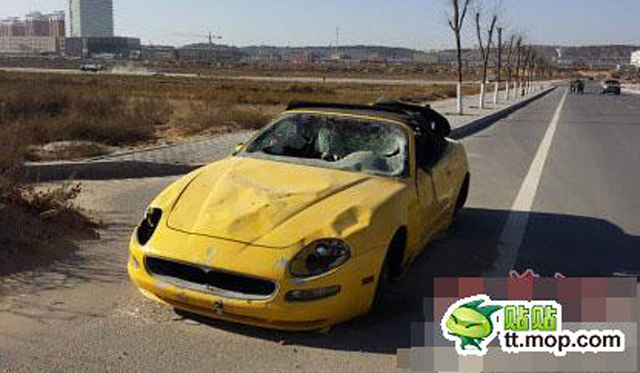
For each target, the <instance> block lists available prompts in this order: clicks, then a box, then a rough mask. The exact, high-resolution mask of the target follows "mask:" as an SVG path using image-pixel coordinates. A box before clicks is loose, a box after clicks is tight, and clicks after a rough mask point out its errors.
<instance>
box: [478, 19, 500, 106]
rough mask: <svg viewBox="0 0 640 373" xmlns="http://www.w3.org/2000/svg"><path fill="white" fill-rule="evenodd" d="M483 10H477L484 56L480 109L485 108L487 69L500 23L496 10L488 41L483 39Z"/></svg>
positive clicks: (491, 22) (488, 33)
mask: <svg viewBox="0 0 640 373" xmlns="http://www.w3.org/2000/svg"><path fill="white" fill-rule="evenodd" d="M481 13H482V11H481V10H480V8H478V9H477V10H476V35H477V36H478V48H479V49H480V55H481V56H482V81H481V82H480V104H479V106H480V109H484V101H485V100H484V96H485V91H486V85H487V71H488V69H489V57H490V56H491V44H492V43H493V33H494V31H495V29H496V24H497V23H498V12H494V13H493V14H492V15H491V21H490V22H489V25H488V26H487V29H486V33H487V40H486V43H485V41H484V40H483V36H482V34H483V30H482V22H481V18H482V14H481Z"/></svg>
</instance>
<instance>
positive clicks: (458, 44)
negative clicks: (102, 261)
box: [456, 32, 464, 115]
mask: <svg viewBox="0 0 640 373" xmlns="http://www.w3.org/2000/svg"><path fill="white" fill-rule="evenodd" d="M461 44H462V43H461V42H460V33H459V32H458V33H457V34H456V50H457V51H458V86H457V99H458V108H457V109H458V115H464V109H463V107H462V45H461Z"/></svg>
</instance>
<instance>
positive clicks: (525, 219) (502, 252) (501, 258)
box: [485, 91, 569, 277]
mask: <svg viewBox="0 0 640 373" xmlns="http://www.w3.org/2000/svg"><path fill="white" fill-rule="evenodd" d="M568 93H569V91H565V93H564V96H562V99H561V100H560V104H559V105H558V108H557V109H556V112H555V114H554V116H553V119H552V120H551V123H550V124H549V127H548V128H547V132H546V133H545V135H544V138H543V139H542V142H540V146H539V147H538V151H537V153H536V156H535V158H533V162H532V163H531V166H530V168H529V172H528V173H527V176H526V177H525V179H524V182H523V183H522V186H521V187H520V191H519V192H518V196H517V197H516V199H515V201H514V202H513V205H512V206H511V212H510V213H509V217H508V218H507V222H506V223H505V225H504V227H503V228H502V233H501V234H500V241H499V246H498V260H497V261H496V263H495V266H494V268H495V269H494V270H492V271H490V272H487V273H486V274H485V276H488V277H506V276H508V275H509V271H510V270H512V269H514V268H513V267H514V265H515V262H516V259H517V257H518V251H519V250H520V245H521V244H522V239H523V237H524V233H525V231H526V228H527V224H528V223H529V216H530V214H531V207H532V206H533V201H534V199H535V196H536V192H537V191H538V185H539V184H540V178H541V177H542V172H543V171H544V166H545V163H546V161H547V156H548V155H549V150H550V149H551V143H552V142H553V137H554V136H555V133H556V129H557V128H558V123H559V122H560V115H561V113H562V108H563V107H564V103H565V101H566V99H567V95H568Z"/></svg>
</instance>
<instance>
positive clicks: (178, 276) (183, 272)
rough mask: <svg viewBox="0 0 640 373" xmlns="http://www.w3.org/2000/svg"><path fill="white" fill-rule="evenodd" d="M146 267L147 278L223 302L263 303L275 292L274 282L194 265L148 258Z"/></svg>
mask: <svg viewBox="0 0 640 373" xmlns="http://www.w3.org/2000/svg"><path fill="white" fill-rule="evenodd" d="M145 265H146V268H147V271H148V272H149V274H151V275H152V276H154V277H157V278H159V279H162V280H163V281H165V282H168V283H171V284H173V285H176V286H179V287H185V288H188V289H192V290H195V291H201V292H206V293H211V294H215V295H218V296H221V297H226V298H238V299H266V298H269V297H270V296H271V295H272V294H273V293H274V292H275V291H276V284H275V283H274V282H273V281H269V280H263V279H258V278H254V277H249V276H244V275H240V274H234V273H229V272H224V271H219V270H215V269H213V268H208V267H204V266H198V265H194V264H186V263H182V262H177V261H172V260H167V259H161V258H156V257H151V256H148V257H146V258H145Z"/></svg>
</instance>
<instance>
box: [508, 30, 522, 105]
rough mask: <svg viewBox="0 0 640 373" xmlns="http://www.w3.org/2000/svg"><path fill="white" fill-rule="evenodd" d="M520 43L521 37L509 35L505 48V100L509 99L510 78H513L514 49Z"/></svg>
mask: <svg viewBox="0 0 640 373" xmlns="http://www.w3.org/2000/svg"><path fill="white" fill-rule="evenodd" d="M521 43H522V37H517V36H516V35H511V37H509V44H508V48H507V60H506V63H507V86H506V89H505V100H506V101H508V100H510V99H511V80H512V79H513V63H514V60H515V55H516V49H517V48H519V47H518V46H519V45H520V44H521Z"/></svg>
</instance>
